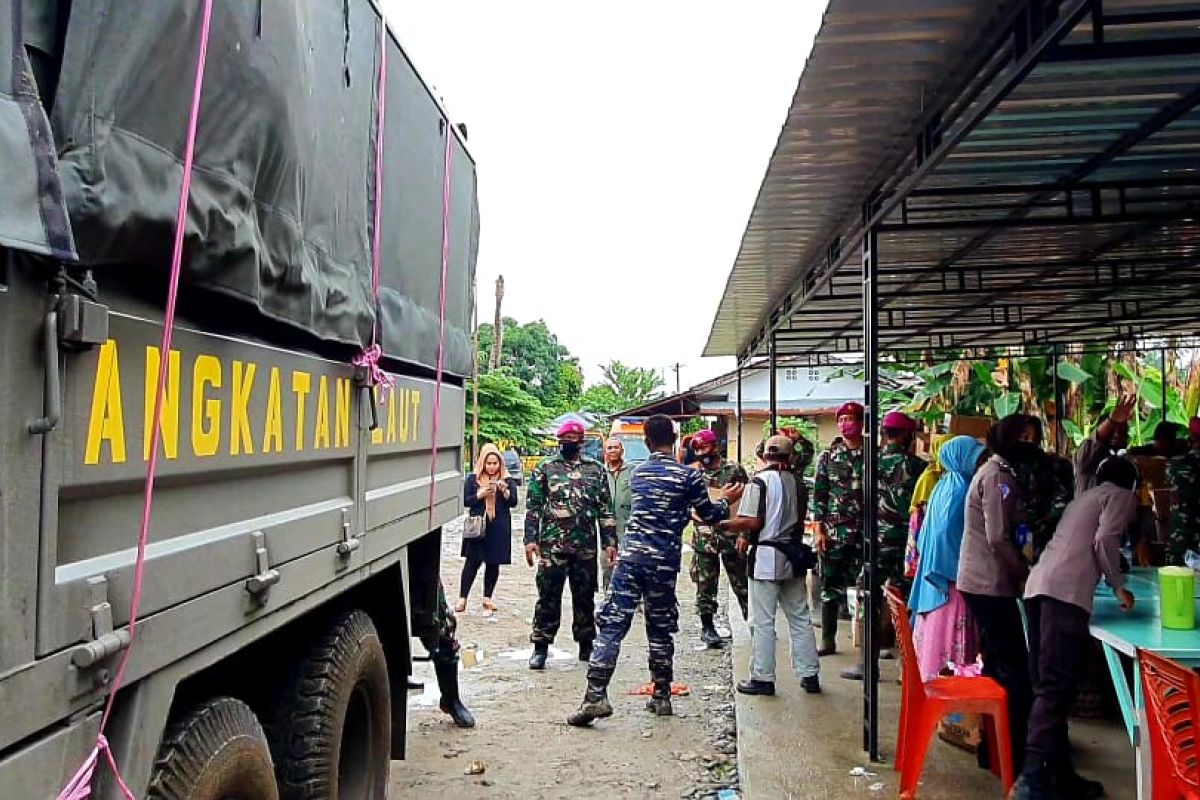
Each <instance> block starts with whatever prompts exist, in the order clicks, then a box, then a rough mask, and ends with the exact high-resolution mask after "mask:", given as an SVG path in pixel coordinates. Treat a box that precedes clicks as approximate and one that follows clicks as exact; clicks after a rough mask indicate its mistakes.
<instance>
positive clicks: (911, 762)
mask: <svg viewBox="0 0 1200 800" xmlns="http://www.w3.org/2000/svg"><path fill="white" fill-rule="evenodd" d="M884 595H885V596H886V597H887V603H888V606H889V607H890V608H891V611H892V621H893V622H894V623H895V625H896V641H897V642H898V643H899V645H900V651H901V655H902V658H903V661H902V662H901V663H902V669H903V679H902V681H901V682H902V688H901V700H900V730H899V733H898V734H897V737H896V771H897V772H899V773H900V796H901V797H902V798H915V797H916V796H917V781H918V780H920V778H921V769H922V768H923V767H924V766H925V756H926V754H927V753H928V751H929V742H930V741H931V740H932V739H933V736H934V734H935V733H936V732H937V726H938V722H940V721H941V719H942V717H945V716H946V715H947V714H955V713H964V712H966V713H971V712H974V713H976V714H982V715H984V716H986V717H988V718H989V720H990V722H991V725H990V727H989V730H988V732H987V733H988V735H987V742H988V747H989V748H990V751H991V756H992V759H991V763H992V771H993V772H997V773H998V775H999V777H1000V782H1001V783H1002V784H1003V786H1004V793H1005V795H1006V796H1007V794H1008V791H1009V789H1011V788H1012V785H1013V766H1012V764H1013V759H1012V743H1011V741H1010V740H1009V733H1008V695H1007V693H1006V692H1005V691H1004V687H1003V686H1001V685H1000V684H998V683H996V681H994V680H992V679H991V678H985V677H978V678H958V677H944V678H934V679H933V680H931V681H929V682H928V683H923V682H922V681H921V670H920V669H919V668H918V667H917V654H916V651H914V650H913V639H912V628H911V627H910V626H909V624H908V607H907V606H906V605H905V602H904V597H903V595H901V594H900V592H899V590H898V589H896V588H895V587H891V586H889V587H887V588H885V589H884Z"/></svg>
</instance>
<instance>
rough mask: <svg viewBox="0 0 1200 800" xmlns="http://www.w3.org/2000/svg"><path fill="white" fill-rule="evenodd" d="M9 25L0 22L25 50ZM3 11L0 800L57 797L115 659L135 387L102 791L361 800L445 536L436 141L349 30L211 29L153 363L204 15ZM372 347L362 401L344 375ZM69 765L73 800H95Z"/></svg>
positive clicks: (374, 772) (452, 507)
mask: <svg viewBox="0 0 1200 800" xmlns="http://www.w3.org/2000/svg"><path fill="white" fill-rule="evenodd" d="M14 2H16V0H0V19H3V20H5V21H11V20H13V19H21V18H22V16H21V15H19V14H18V15H16V16H14ZM16 5H17V6H18V7H22V6H23V9H22V10H23V12H24V14H23V19H24V21H25V23H26V25H25V27H24V28H23V29H22V28H21V27H20V26H17V27H16V30H17V31H18V32H22V31H23V33H24V35H25V40H24V41H23V42H22V41H21V40H20V39H17V40H16V43H15V46H14V44H13V41H12V39H13V37H12V36H9V35H3V36H0V164H3V165H4V166H3V172H4V180H3V181H2V182H0V373H2V374H3V375H4V376H5V377H4V380H2V381H0V422H2V423H3V424H2V425H0V495H2V496H3V504H2V505H3V512H2V513H0V541H2V542H3V545H4V552H5V557H4V558H3V559H0V596H2V597H3V601H2V602H0V631H2V632H3V634H2V636H0V708H3V713H4V724H3V725H0V798H13V800H16V799H17V798H47V797H54V796H55V795H56V794H57V793H58V791H59V789H60V788H61V787H62V786H63V785H64V784H65V783H66V782H67V780H68V779H69V778H70V776H71V775H72V773H74V772H75V770H76V768H77V767H79V765H80V764H81V763H82V762H83V760H84V758H85V756H86V755H87V754H88V752H89V750H90V749H91V748H92V746H93V744H94V743H95V742H96V740H97V734H98V731H99V729H100V724H101V716H102V713H103V709H104V704H105V701H106V698H107V696H108V694H109V691H110V689H111V688H112V685H113V680H114V672H115V668H116V665H117V663H118V661H119V659H121V658H122V657H123V655H124V654H125V652H126V651H127V650H129V648H130V647H131V637H130V635H129V631H128V629H127V625H128V621H129V611H130V603H131V595H132V594H133V592H134V585H135V565H136V563H137V558H136V548H135V545H136V543H137V538H138V531H139V528H140V525H141V518H142V506H143V487H144V485H145V476H146V472H147V461H148V460H149V457H150V455H151V453H150V447H151V445H150V443H149V442H150V438H151V437H150V434H151V432H152V431H153V430H154V426H155V414H154V408H155V398H156V396H157V385H158V378H159V375H160V370H162V369H164V368H165V369H166V371H167V376H168V377H167V379H166V392H165V395H164V398H163V403H162V416H161V418H162V424H161V432H162V436H161V449H160V452H159V459H158V464H159V467H158V479H157V483H156V485H155V489H154V493H153V501H154V504H153V517H152V523H151V526H150V535H149V546H148V550H147V560H146V562H145V582H144V590H143V593H142V596H141V603H140V620H139V624H138V627H137V635H136V640H135V641H134V642H133V644H132V650H131V651H130V653H131V656H130V660H129V662H128V670H127V672H126V673H125V675H124V683H123V685H122V687H121V689H120V691H119V693H118V694H117V695H116V698H115V705H114V707H113V714H112V716H111V719H110V722H109V724H108V726H107V729H106V732H105V735H106V737H107V740H108V742H110V743H111V746H112V750H113V753H114V756H115V759H116V762H117V763H118V764H119V765H120V769H121V773H122V776H123V778H124V780H125V781H126V782H127V783H128V785H129V787H130V788H131V790H132V791H133V794H134V795H135V796H137V797H139V798H143V797H152V798H161V797H185V796H186V797H190V798H193V800H207V799H208V798H216V797H229V796H236V797H239V798H242V800H261V798H266V797H274V796H275V795H274V792H275V790H276V786H277V784H278V785H279V786H281V787H290V788H291V789H292V790H293V791H294V792H299V793H298V794H296V793H293V794H292V795H291V796H304V797H314V798H315V797H338V798H355V800H376V799H377V798H383V797H385V795H386V793H387V782H388V770H389V766H390V760H391V759H392V758H402V757H403V756H404V749H405V708H406V701H407V693H406V679H407V677H408V675H409V674H410V672H411V655H410V644H409V643H410V641H411V637H412V636H414V635H415V634H416V632H417V628H418V625H417V623H418V622H420V621H422V620H425V619H428V618H432V614H433V610H434V608H435V605H436V598H437V596H438V566H439V560H440V553H441V541H440V532H441V526H442V525H443V523H445V522H447V521H449V520H451V519H453V518H455V517H456V516H458V515H459V514H460V512H461V504H462V500H461V494H462V471H463V466H462V441H463V430H462V419H463V408H464V402H463V398H464V392H463V388H462V387H463V376H464V375H467V374H469V372H470V366H471V346H470V335H469V320H470V319H471V317H472V313H471V308H470V303H471V292H470V291H469V287H470V286H471V285H472V284H473V282H474V264H475V249H476V242H477V225H478V219H477V216H478V215H477V206H476V203H475V167H474V163H473V161H472V159H471V157H470V154H469V153H468V151H467V149H466V146H465V142H464V141H463V138H462V136H461V135H460V133H459V132H458V131H457V130H456V129H455V128H453V127H452V126H450V125H449V124H448V121H447V119H446V116H445V114H444V113H443V111H442V109H441V107H440V106H439V105H438V103H437V102H436V100H435V99H434V97H433V96H432V94H431V93H430V92H429V90H428V89H427V87H426V86H425V84H424V83H422V81H421V79H420V78H419V77H418V76H417V74H416V73H415V72H414V70H413V68H412V66H411V64H410V63H409V62H408V60H407V59H406V57H405V56H404V54H403V53H402V52H401V51H400V49H399V47H398V45H397V44H396V42H395V41H394V40H393V39H392V37H391V36H390V35H387V36H381V35H380V31H381V24H382V23H381V20H380V16H379V13H378V11H377V9H376V6H375V4H374V3H372V2H370V0H349V1H348V2H346V3H276V4H269V5H268V6H262V5H261V4H255V3H216V4H215V5H214V11H213V15H214V16H213V20H212V28H211V29H212V41H211V45H210V46H209V48H208V61H207V67H206V69H205V73H204V74H205V76H206V83H205V87H204V92H203V94H202V96H201V103H200V108H199V115H198V125H197V129H198V136H197V141H196V150H195V153H196V168H195V169H194V170H193V172H192V183H191V192H190V197H189V200H188V203H187V206H186V208H187V210H188V225H187V229H186V239H185V242H186V246H185V248H184V253H185V260H184V263H183V269H182V276H181V283H180V288H179V298H180V300H179V307H178V316H177V318H176V320H175V324H174V338H173V342H172V345H171V349H170V352H169V354H164V353H162V352H161V350H160V347H161V345H160V339H161V337H162V334H163V326H164V297H165V296H166V294H167V292H166V290H165V289H166V284H167V276H168V274H167V268H168V266H169V265H170V264H171V252H172V241H173V229H174V226H175V225H174V223H175V215H176V208H177V206H178V204H179V191H180V182H181V181H180V177H181V174H182V170H181V168H180V165H181V164H182V163H183V160H182V158H181V155H182V153H183V150H184V142H185V139H186V136H185V132H186V130H187V128H188V120H189V115H190V99H191V86H192V80H193V75H194V74H195V70H196V62H197V52H198V47H197V44H196V43H197V41H198V40H199V36H198V32H199V30H200V18H199V15H200V9H201V7H202V5H203V4H202V3H197V2H193V1H192V0H186V1H185V0H156V1H155V2H154V3H149V4H144V3H108V2H100V1H99V0H74V2H72V3H58V2H50V0H23V2H16ZM45 26H51V27H53V28H54V29H53V30H49V29H48V28H46V27H45ZM10 30H13V29H12V28H10V27H8V26H5V32H6V33H7V32H9V31H10ZM18 35H19V33H18ZM381 47H386V48H387V59H386V63H387V64H388V72H387V76H386V78H387V80H386V83H385V86H386V89H385V91H386V97H387V101H386V112H387V119H386V125H385V124H384V123H383V119H382V117H380V116H379V111H380V109H379V105H378V103H377V90H378V89H379V87H380V81H379V75H378V72H379V68H378V65H379V64H380V63H382V61H383V59H382V58H381V55H382V51H381V49H380V48H381ZM27 58H32V64H31V63H29V62H28V61H27V60H26V59H27ZM14 64H15V65H16V69H15V70H13V69H12V67H13V65H14ZM10 70H11V71H10ZM29 75H33V76H34V77H35V78H36V83H34V81H33V79H31V78H29V77H28V76H29ZM14 86H18V87H20V91H17V90H12V91H10V89H11V87H14ZM377 144H379V146H380V147H379V150H378V151H377V149H376V145H377ZM377 152H382V154H383V160H382V162H380V165H379V168H380V173H379V174H380V175H381V178H382V180H381V181H380V194H381V199H382V208H381V209H380V211H381V215H382V217H383V218H386V219H388V220H389V223H388V225H386V226H385V227H383V228H381V231H380V233H381V236H380V246H379V251H378V252H379V269H378V272H377V274H376V275H373V273H372V266H371V265H372V263H373V259H372V254H373V245H372V241H373V236H372V231H373V229H374V228H375V227H376V225H375V223H374V216H375V214H374V211H375V205H376V200H375V192H374V188H375V185H376V180H375V175H376V161H375V159H376V157H377ZM447 172H448V173H449V187H450V195H449V196H450V202H449V203H448V204H445V205H444V201H443V180H444V178H445V177H446V175H447ZM400 187H403V192H401V191H399V188H400ZM443 219H448V225H449V228H448V235H449V240H450V251H449V257H448V259H447V260H446V261H445V262H443V256H442V237H443ZM443 263H445V266H443ZM443 270H444V271H445V275H444V277H443V279H442V280H441V281H440V282H439V281H438V279H437V278H436V277H433V278H431V277H429V276H431V275H432V276H437V275H439V274H440V273H442V272H443ZM374 277H377V278H378V281H377V283H378V285H379V289H378V294H377V295H376V293H375V290H374V289H373V283H376V281H374V280H373V278H374ZM440 286H445V287H447V289H446V290H445V295H444V297H440V296H439V294H440V292H441V290H440ZM443 301H444V302H443ZM439 309H444V313H442V312H441V311H440V310H439ZM376 342H377V343H378V344H379V345H380V346H381V348H382V351H383V353H384V354H385V355H384V356H383V359H382V362H381V366H382V367H383V369H385V370H386V371H387V373H389V374H390V375H391V376H392V378H393V379H394V381H395V383H394V385H393V386H390V387H384V386H378V385H373V381H372V380H371V373H370V371H369V370H368V369H367V368H364V367H360V368H356V367H354V366H352V365H351V361H352V359H353V358H354V357H355V356H357V355H358V354H360V353H362V352H363V351H364V350H365V349H367V348H368V347H369V346H370V345H371V344H372V343H376ZM439 372H440V379H439ZM235 743H236V746H231V745H233V744H235ZM100 764H101V766H100V767H99V768H98V769H97V778H96V784H95V786H96V789H97V794H96V795H94V796H98V797H100V798H115V797H118V796H120V795H119V792H118V791H117V788H116V784H115V782H114V780H113V778H112V776H111V774H110V772H109V770H108V768H107V766H106V765H105V758H104V757H101V759H100ZM218 779H219V780H218ZM206 787H207V788H206Z"/></svg>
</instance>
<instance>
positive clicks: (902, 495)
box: [842, 411, 928, 681]
mask: <svg viewBox="0 0 1200 800" xmlns="http://www.w3.org/2000/svg"><path fill="white" fill-rule="evenodd" d="M881 427H882V429H883V447H882V448H880V451H879V458H878V461H877V470H878V474H877V476H876V478H877V481H878V491H879V495H878V498H877V502H878V511H877V512H876V513H877V515H876V520H877V521H878V526H879V532H878V538H877V539H876V547H877V552H878V573H877V574H878V576H879V579H880V582H881V583H888V584H891V585H894V586H898V587H900V589H901V590H902V591H904V592H905V594H907V593H908V580H907V579H906V578H905V577H904V547H905V545H907V544H908V518H909V508H910V507H911V506H912V496H913V489H915V488H916V486H917V478H919V477H921V473H922V472H924V471H925V467H927V466H928V464H926V463H925V459H923V458H921V457H920V456H918V455H916V454H915V453H913V445H914V444H915V442H916V434H917V423H916V421H915V420H913V419H912V417H910V416H908V415H907V414H903V413H901V412H899V411H890V412H888V413H887V414H886V415H885V416H884V418H883V424H882V426H881ZM856 586H857V588H858V592H859V597H862V596H863V595H864V594H865V593H866V591H867V574H866V570H865V569H863V570H861V571H860V572H859V575H858V580H857V582H856ZM859 608H860V609H862V608H864V604H862V603H860V604H859ZM860 616H861V615H860ZM842 677H843V678H845V679H847V680H852V681H861V680H862V679H863V668H862V659H861V655H860V658H859V664H858V666H855V667H850V668H849V669H845V670H842Z"/></svg>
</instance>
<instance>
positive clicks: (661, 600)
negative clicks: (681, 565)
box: [588, 561, 679, 683]
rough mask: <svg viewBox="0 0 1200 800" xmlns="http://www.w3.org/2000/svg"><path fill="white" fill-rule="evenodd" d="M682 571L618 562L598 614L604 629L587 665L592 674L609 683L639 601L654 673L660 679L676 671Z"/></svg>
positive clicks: (670, 675) (600, 627)
mask: <svg viewBox="0 0 1200 800" xmlns="http://www.w3.org/2000/svg"><path fill="white" fill-rule="evenodd" d="M676 576H677V573H676V572H675V570H674V569H672V568H670V567H666V566H661V565H660V566H649V565H646V564H634V563H631V562H628V561H618V562H617V567H616V569H615V570H613V577H612V584H611V585H610V587H609V590H608V594H607V595H606V596H605V598H604V604H603V605H602V606H601V607H600V611H599V612H598V613H597V614H596V623H597V625H598V626H599V629H600V630H599V634H598V635H597V637H596V646H595V649H593V650H592V660H591V663H590V664H589V665H588V667H589V668H588V677H589V679H590V678H593V677H596V678H599V679H602V680H604V682H605V683H607V681H608V679H609V678H611V677H612V673H613V670H614V669H615V668H616V666H617V656H619V655H620V654H621V642H622V641H623V640H624V639H625V636H626V635H627V634H628V633H629V628H630V626H631V625H632V624H633V615H634V613H635V611H636V610H637V605H638V602H639V601H641V602H642V603H643V604H644V613H645V616H646V640H647V642H648V643H649V658H648V660H649V664H650V676H651V677H652V678H653V679H654V680H655V681H658V682H662V681H666V682H669V681H671V680H672V679H673V678H674V677H675V676H674V666H673V662H674V659H675V640H674V639H672V638H671V636H672V634H674V633H675V632H676V631H678V630H679V603H678V602H677V601H676V599H675V579H676Z"/></svg>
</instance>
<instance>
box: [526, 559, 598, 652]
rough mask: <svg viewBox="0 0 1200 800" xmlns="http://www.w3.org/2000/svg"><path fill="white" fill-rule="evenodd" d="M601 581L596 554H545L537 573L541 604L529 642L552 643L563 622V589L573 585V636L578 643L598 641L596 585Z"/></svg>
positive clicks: (535, 612) (534, 614)
mask: <svg viewBox="0 0 1200 800" xmlns="http://www.w3.org/2000/svg"><path fill="white" fill-rule="evenodd" d="M598 580H599V575H598V574H597V566H596V554H595V553H574V554H568V553H542V558H541V561H540V562H539V563H538V571H537V590H538V599H537V605H536V606H535V607H534V609H533V633H531V634H530V635H529V641H531V642H533V643H534V644H550V643H551V642H553V641H554V637H555V636H557V635H558V626H559V623H560V621H561V619H562V594H563V586H564V585H566V584H567V583H570V584H571V609H572V619H571V633H572V635H573V636H574V637H575V641H577V642H590V641H592V640H593V639H595V638H596V620H595V613H596V597H595V594H596V585H597V581H598Z"/></svg>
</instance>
